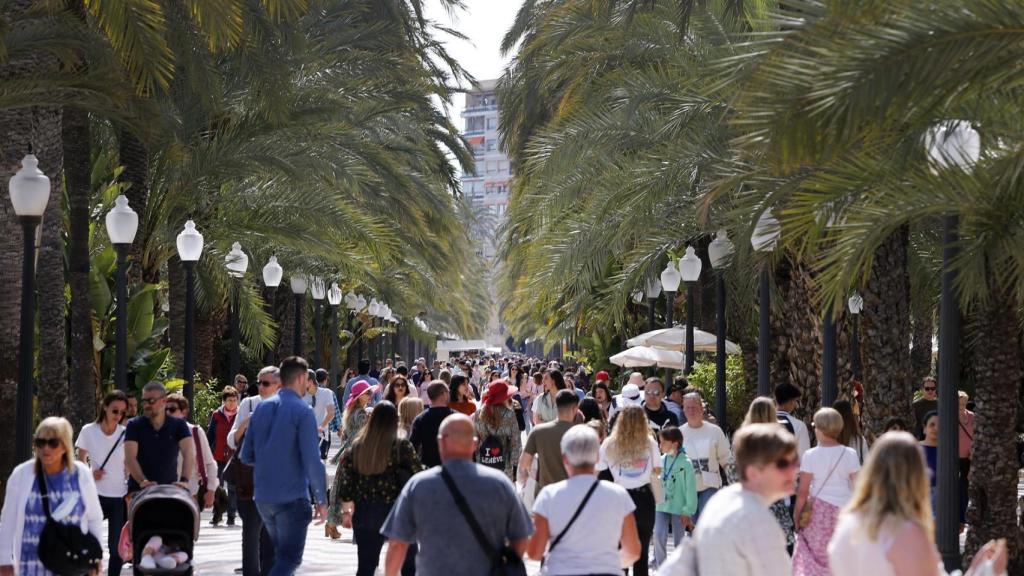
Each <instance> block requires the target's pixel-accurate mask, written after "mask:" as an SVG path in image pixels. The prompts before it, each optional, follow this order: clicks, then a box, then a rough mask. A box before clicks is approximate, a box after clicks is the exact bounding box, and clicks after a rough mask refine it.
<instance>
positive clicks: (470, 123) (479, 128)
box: [466, 116, 484, 132]
mask: <svg viewBox="0 0 1024 576" xmlns="http://www.w3.org/2000/svg"><path fill="white" fill-rule="evenodd" d="M483 131H484V117H483V116H470V117H468V118H466V132H483Z"/></svg>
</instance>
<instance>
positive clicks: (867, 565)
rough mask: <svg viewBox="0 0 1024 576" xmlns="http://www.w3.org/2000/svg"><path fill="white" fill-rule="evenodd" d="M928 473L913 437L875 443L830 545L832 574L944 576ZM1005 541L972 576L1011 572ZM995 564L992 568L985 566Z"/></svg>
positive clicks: (985, 553) (995, 544)
mask: <svg viewBox="0 0 1024 576" xmlns="http://www.w3.org/2000/svg"><path fill="white" fill-rule="evenodd" d="M934 532H935V527H934V523H933V520H932V506H931V496H930V490H929V488H928V470H927V468H926V467H925V462H924V459H923V458H922V457H921V451H920V449H919V448H918V446H917V442H916V441H915V439H914V437H913V436H911V435H910V434H908V433H906V432H889V433H886V434H884V435H882V437H881V438H879V439H878V441H877V442H876V443H875V445H874V447H873V448H872V450H871V453H870V454H869V455H868V458H867V460H866V461H865V462H864V468H863V470H861V472H860V474H858V475H857V482H856V486H855V487H854V492H853V497H852V498H851V499H850V502H849V504H848V505H847V506H846V508H845V509H844V510H843V512H842V513H841V514H840V517H839V524H838V525H837V526H836V530H835V533H834V534H833V535H832V540H831V541H830V542H829V545H828V562H829V566H830V568H831V570H832V574H833V576H864V575H865V574H870V575H871V576H917V575H919V574H928V575H929V576H940V575H945V573H946V572H945V570H943V568H942V559H941V558H940V556H939V552H938V549H937V548H936V546H935V537H934ZM1007 560H1008V556H1007V551H1006V542H1005V541H1001V540H1000V541H990V542H988V543H987V544H985V546H983V547H982V548H981V550H979V551H978V552H977V553H976V554H975V555H974V559H973V561H972V562H971V566H970V567H969V568H968V569H967V573H966V574H967V576H976V575H980V574H996V575H999V574H1006V566H1007ZM988 561H991V562H992V568H993V569H992V570H991V571H987V570H983V569H982V565H983V564H984V563H986V562H988Z"/></svg>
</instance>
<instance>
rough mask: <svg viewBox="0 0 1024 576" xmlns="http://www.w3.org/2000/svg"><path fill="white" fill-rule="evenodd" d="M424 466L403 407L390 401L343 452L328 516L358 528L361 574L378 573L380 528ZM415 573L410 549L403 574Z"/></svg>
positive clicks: (379, 407)
mask: <svg viewBox="0 0 1024 576" xmlns="http://www.w3.org/2000/svg"><path fill="white" fill-rule="evenodd" d="M422 469H423V466H422V465H421V464H420V460H419V457H417V456H416V450H415V449H413V447H412V443H410V442H409V441H408V440H403V439H400V438H399V437H398V410H397V409H396V408H395V405H394V404H392V403H391V402H388V401H387V400H384V401H382V402H381V403H380V404H377V406H375V407H374V408H373V414H371V415H370V421H369V423H368V424H367V425H366V427H364V428H363V429H362V430H361V431H360V432H359V435H358V436H357V437H356V439H355V440H354V441H353V442H352V445H351V446H350V447H349V448H348V449H347V450H346V453H345V455H343V456H342V458H341V462H340V463H339V464H338V472H337V475H336V477H335V480H334V486H333V488H332V491H331V499H330V500H331V506H330V508H329V510H328V515H327V517H328V520H329V521H330V522H332V523H334V524H340V525H342V526H344V527H345V528H350V529H352V530H353V532H354V535H353V540H354V541H355V543H356V548H357V550H356V552H357V556H358V559H359V566H358V568H357V569H356V576H373V574H374V573H375V572H376V570H377V564H378V561H379V560H380V551H381V549H382V548H383V547H384V541H385V538H384V536H383V535H381V533H380V529H381V526H383V525H384V520H385V518H387V515H388V513H389V512H391V507H392V506H393V505H394V503H395V500H397V499H398V494H399V493H400V492H401V491H402V488H403V487H405V484H406V482H408V481H409V479H410V478H412V476H413V475H414V474H416V473H417V472H420V471H421V470H422ZM414 573H415V554H408V555H407V556H406V559H405V563H404V566H403V568H402V575H403V576H411V575H412V574H414Z"/></svg>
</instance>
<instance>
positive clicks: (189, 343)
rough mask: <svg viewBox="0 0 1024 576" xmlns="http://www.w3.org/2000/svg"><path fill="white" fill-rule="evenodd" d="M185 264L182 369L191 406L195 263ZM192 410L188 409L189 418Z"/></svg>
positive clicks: (192, 392)
mask: <svg viewBox="0 0 1024 576" xmlns="http://www.w3.org/2000/svg"><path fill="white" fill-rule="evenodd" d="M182 264H184V265H185V354H184V359H183V361H182V364H183V366H182V369H183V371H184V372H185V373H184V377H185V386H184V392H185V398H187V399H188V404H189V406H193V405H194V403H193V400H194V398H195V372H196V368H195V362H196V360H195V347H196V345H195V341H196V338H195V329H196V328H195V324H196V263H195V262H190V261H187V260H186V261H182ZM191 414H192V412H191V411H189V417H190V418H191Z"/></svg>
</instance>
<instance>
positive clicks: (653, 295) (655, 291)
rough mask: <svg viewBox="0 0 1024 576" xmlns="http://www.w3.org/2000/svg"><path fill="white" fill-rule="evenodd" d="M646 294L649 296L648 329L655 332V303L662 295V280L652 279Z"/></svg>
mask: <svg viewBox="0 0 1024 576" xmlns="http://www.w3.org/2000/svg"><path fill="white" fill-rule="evenodd" d="M644 292H645V293H646V294H647V329H648V330H654V303H655V302H656V301H657V300H658V296H660V295H661V280H659V279H657V278H650V279H648V280H647V286H646V289H645V290H644Z"/></svg>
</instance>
